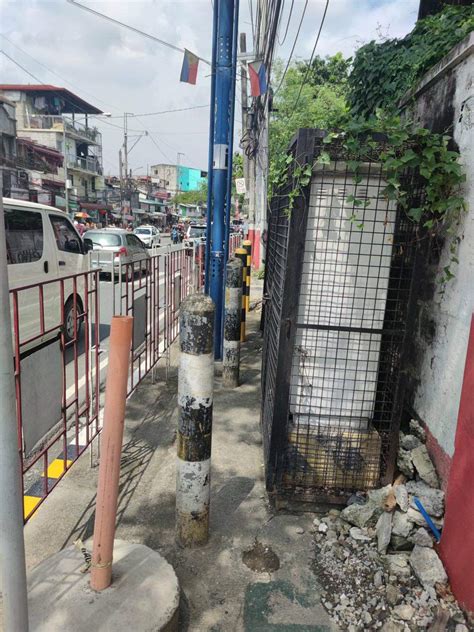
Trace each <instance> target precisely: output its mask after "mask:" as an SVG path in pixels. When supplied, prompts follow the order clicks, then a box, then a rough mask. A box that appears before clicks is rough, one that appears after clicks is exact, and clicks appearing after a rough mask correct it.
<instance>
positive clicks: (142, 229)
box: [133, 226, 161, 248]
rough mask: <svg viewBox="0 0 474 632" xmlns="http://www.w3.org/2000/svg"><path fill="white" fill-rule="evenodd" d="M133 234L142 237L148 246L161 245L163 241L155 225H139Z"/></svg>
mask: <svg viewBox="0 0 474 632" xmlns="http://www.w3.org/2000/svg"><path fill="white" fill-rule="evenodd" d="M133 234H134V235H136V236H137V237H138V239H140V240H141V241H142V242H143V243H144V244H145V246H146V247H147V248H153V246H159V245H160V243H161V237H160V231H159V230H158V229H157V228H156V227H155V226H139V227H138V228H135V230H134V231H133Z"/></svg>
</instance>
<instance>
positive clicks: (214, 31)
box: [204, 1, 219, 294]
mask: <svg viewBox="0 0 474 632" xmlns="http://www.w3.org/2000/svg"><path fill="white" fill-rule="evenodd" d="M218 5H219V3H218V2H217V1H216V2H214V10H213V16H212V57H211V102H210V105H211V107H210V114H209V158H208V163H207V213H206V225H207V230H206V258H205V276H204V281H205V285H204V289H205V291H206V294H209V283H210V280H209V269H210V261H211V225H212V182H213V178H212V175H213V174H212V167H213V163H214V123H215V119H216V55H217V16H218V13H219V12H218V8H219V7H218Z"/></svg>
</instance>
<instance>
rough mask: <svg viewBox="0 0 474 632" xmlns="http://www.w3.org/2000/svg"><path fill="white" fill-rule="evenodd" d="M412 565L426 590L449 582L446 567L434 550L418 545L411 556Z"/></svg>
mask: <svg viewBox="0 0 474 632" xmlns="http://www.w3.org/2000/svg"><path fill="white" fill-rule="evenodd" d="M410 564H411V567H412V569H413V572H414V573H415V575H416V576H417V578H418V580H419V581H420V583H421V584H422V585H423V586H424V587H425V588H427V587H428V586H434V585H435V584H445V583H446V582H447V581H448V576H447V575H446V571H445V570H444V566H443V564H442V562H441V560H440V559H439V557H438V555H437V554H436V552H435V551H434V549H429V548H427V547H425V546H419V545H416V546H415V548H414V549H413V551H412V552H411V555H410Z"/></svg>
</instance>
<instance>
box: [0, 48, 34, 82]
mask: <svg viewBox="0 0 474 632" xmlns="http://www.w3.org/2000/svg"><path fill="white" fill-rule="evenodd" d="M0 53H2V55H5V57H6V58H7V59H9V60H10V61H11V62H13V63H14V64H15V66H18V68H21V70H23V72H26V74H27V75H29V76H30V77H31V78H32V79H34V80H35V81H37V82H38V83H39V84H42V83H43V81H41V79H38V77H36V76H35V75H34V74H33V73H32V72H30V71H29V70H28V69H27V68H25V67H24V66H22V65H21V64H20V63H19V62H17V61H16V60H15V59H13V57H10V55H7V53H6V52H5V51H4V50H0Z"/></svg>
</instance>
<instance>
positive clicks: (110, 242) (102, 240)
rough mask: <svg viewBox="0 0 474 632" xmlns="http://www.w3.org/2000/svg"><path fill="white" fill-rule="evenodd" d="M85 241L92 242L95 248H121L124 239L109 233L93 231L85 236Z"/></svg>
mask: <svg viewBox="0 0 474 632" xmlns="http://www.w3.org/2000/svg"><path fill="white" fill-rule="evenodd" d="M84 240H89V241H91V242H92V244H93V245H94V246H101V247H102V248H103V247H104V246H105V247H107V246H121V245H122V238H121V236H120V235H117V234H116V233H109V232H103V233H99V232H94V231H93V230H89V231H87V233H85V235H84Z"/></svg>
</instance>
